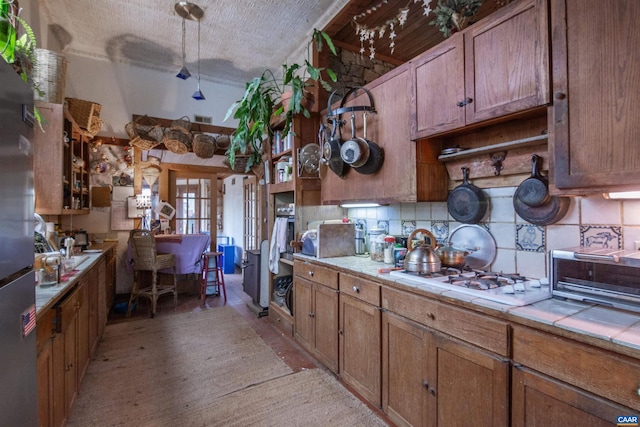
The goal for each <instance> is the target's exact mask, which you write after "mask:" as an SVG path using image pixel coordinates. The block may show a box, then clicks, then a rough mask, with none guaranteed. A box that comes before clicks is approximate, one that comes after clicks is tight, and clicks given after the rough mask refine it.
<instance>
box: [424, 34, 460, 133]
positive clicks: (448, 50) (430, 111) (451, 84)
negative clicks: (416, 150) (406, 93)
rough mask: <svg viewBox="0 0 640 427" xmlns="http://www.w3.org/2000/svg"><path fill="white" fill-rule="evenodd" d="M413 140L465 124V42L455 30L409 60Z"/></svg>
mask: <svg viewBox="0 0 640 427" xmlns="http://www.w3.org/2000/svg"><path fill="white" fill-rule="evenodd" d="M412 70H413V97H414V99H413V102H412V104H413V106H414V109H413V117H414V118H413V120H412V123H411V137H412V139H414V140H415V139H420V138H424V137H426V136H429V135H434V134H437V133H441V132H445V131H448V130H451V129H456V128H459V127H462V126H464V124H465V116H464V110H465V109H464V105H462V106H459V105H458V103H459V102H462V101H464V44H463V35H462V34H461V33H456V34H454V35H452V36H451V37H450V38H448V39H447V40H446V41H444V42H442V43H440V44H438V45H437V46H436V47H434V48H432V49H430V50H428V51H427V52H425V53H423V54H422V55H420V56H418V57H417V58H415V59H414V60H413V61H412Z"/></svg>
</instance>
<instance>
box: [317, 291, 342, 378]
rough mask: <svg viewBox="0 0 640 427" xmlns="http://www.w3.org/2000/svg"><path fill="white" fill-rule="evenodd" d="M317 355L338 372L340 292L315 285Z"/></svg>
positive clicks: (328, 366) (327, 365)
mask: <svg viewBox="0 0 640 427" xmlns="http://www.w3.org/2000/svg"><path fill="white" fill-rule="evenodd" d="M313 320H314V326H315V332H314V335H315V345H314V350H315V355H316V357H317V358H318V360H319V361H320V362H322V363H323V364H324V365H325V366H326V367H327V368H329V369H331V370H332V371H333V372H336V373H337V372H338V291H337V290H335V289H332V288H328V287H326V286H322V285H318V284H314V285H313Z"/></svg>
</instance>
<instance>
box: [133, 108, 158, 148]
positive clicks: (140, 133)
mask: <svg viewBox="0 0 640 427" xmlns="http://www.w3.org/2000/svg"><path fill="white" fill-rule="evenodd" d="M124 129H125V130H126V131H127V135H129V138H130V141H129V145H131V146H132V147H137V148H140V149H141V150H151V149H152V148H153V147H155V146H157V145H158V144H160V143H161V142H162V138H163V132H162V128H161V127H160V124H159V123H158V122H157V121H155V120H154V119H152V118H150V117H147V116H140V117H138V118H137V119H136V120H134V121H132V122H129V123H127V124H126V125H125V126H124Z"/></svg>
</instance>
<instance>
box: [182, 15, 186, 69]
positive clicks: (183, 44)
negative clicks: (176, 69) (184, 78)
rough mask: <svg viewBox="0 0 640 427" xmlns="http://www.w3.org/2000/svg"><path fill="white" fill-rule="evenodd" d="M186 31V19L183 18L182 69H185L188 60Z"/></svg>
mask: <svg viewBox="0 0 640 427" xmlns="http://www.w3.org/2000/svg"><path fill="white" fill-rule="evenodd" d="M185 31H186V27H185V19H184V18H182V67H183V68H184V66H185V61H186V58H187V54H186V53H185V41H184V40H185Z"/></svg>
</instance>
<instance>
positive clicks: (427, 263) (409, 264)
mask: <svg viewBox="0 0 640 427" xmlns="http://www.w3.org/2000/svg"><path fill="white" fill-rule="evenodd" d="M418 233H422V235H423V239H422V240H420V241H418V243H414V241H413V238H414V237H415V236H416V235H417V234H418ZM424 236H427V237H429V243H427V242H425V241H424ZM435 247H436V238H435V236H434V235H433V234H432V233H430V232H429V231H428V230H425V229H424V228H416V229H415V230H413V232H411V234H410V235H409V238H408V239H407V255H406V256H405V258H404V269H405V270H407V271H413V272H416V273H435V272H437V271H440V270H441V269H442V262H441V261H440V257H439V256H438V254H437V252H436V249H435Z"/></svg>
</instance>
